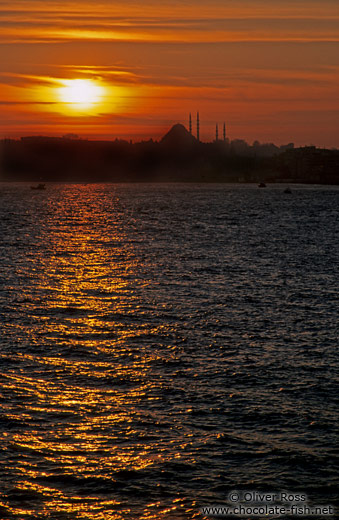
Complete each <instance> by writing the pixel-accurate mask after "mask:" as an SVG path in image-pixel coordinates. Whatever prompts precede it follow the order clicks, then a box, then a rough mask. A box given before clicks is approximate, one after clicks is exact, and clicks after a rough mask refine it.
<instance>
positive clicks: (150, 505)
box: [0, 184, 339, 520]
mask: <svg viewBox="0 0 339 520" xmlns="http://www.w3.org/2000/svg"><path fill="white" fill-rule="evenodd" d="M283 189H284V188H283V187H281V186H278V185H277V186H274V187H268V188H266V189H264V190H261V189H258V188H257V187H256V186H248V185H246V186H241V185H206V184H205V185H198V184H193V185H185V184H183V185H180V184H177V185H175V184H172V185H171V184H161V185H156V184H141V185H138V184H134V185H127V184H126V185H123V184H120V185H119V184H116V185H114V184H101V185H99V184H91V185H81V184H78V185H71V184H69V185H67V184H50V185H47V189H46V191H44V192H39V191H33V190H30V187H29V185H28V184H1V185H0V241H1V242H0V249H1V255H0V273H1V274H0V277H1V292H0V320H1V324H2V329H3V332H2V336H1V343H0V345H1V351H0V356H1V375H0V380H1V388H2V390H1V396H0V407H1V420H0V435H1V443H2V445H4V446H5V450H4V451H3V452H2V454H1V455H0V457H1V458H0V460H1V462H2V465H1V469H0V472H1V473H0V482H1V483H2V487H3V493H4V494H3V497H2V499H1V502H0V503H1V505H0V517H1V518H6V519H8V520H12V519H13V520H14V519H16V520H17V519H19V520H26V519H32V518H33V519H49V520H52V519H53V520H54V519H57V520H59V519H62V520H75V519H84V520H85V519H86V520H99V519H100V520H101V519H102V520H103V519H105V520H123V519H124V520H125V519H131V520H137V519H138V520H139V519H140V520H144V519H175V520H181V519H189V518H202V515H201V514H200V513H199V509H200V508H201V507H203V506H206V505H212V504H223V503H225V502H226V498H227V495H228V493H229V491H231V490H232V489H254V490H262V491H263V490H266V491H284V490H290V491H294V492H304V493H306V494H308V495H309V498H310V500H311V501H312V503H314V504H334V505H335V504H336V501H337V499H338V485H337V484H338V481H337V480H336V479H337V472H336V467H337V455H338V451H337V445H336V440H337V439H336V437H335V430H336V427H337V426H338V420H337V407H338V398H337V391H336V389H337V384H338V371H337V367H338V351H337V340H338V325H337V323H338V304H337V296H338V272H337V260H338V243H339V241H338V195H339V188H338V187H331V186H326V187H319V186H306V187H305V186H294V187H292V194H290V195H288V194H284V192H283Z"/></svg>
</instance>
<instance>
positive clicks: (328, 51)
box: [0, 0, 339, 147]
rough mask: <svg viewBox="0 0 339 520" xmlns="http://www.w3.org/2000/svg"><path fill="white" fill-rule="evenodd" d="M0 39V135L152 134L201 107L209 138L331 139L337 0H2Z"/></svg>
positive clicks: (338, 66) (338, 86)
mask: <svg viewBox="0 0 339 520" xmlns="http://www.w3.org/2000/svg"><path fill="white" fill-rule="evenodd" d="M0 49H1V51H0V104H1V115H2V117H1V120H0V137H18V136H21V135H33V134H34V135H36V134H48V135H63V134H66V133H70V132H72V133H77V134H79V135H81V136H83V137H89V138H95V139H100V138H109V139H115V138H116V137H124V138H128V139H129V138H132V139H133V140H139V139H148V138H150V137H153V138H155V139H157V138H159V137H160V136H161V135H163V133H164V132H165V131H166V130H167V129H168V128H169V127H170V126H171V124H173V123H175V122H182V123H184V124H186V125H187V119H188V113H189V112H192V114H195V112H196V111H197V110H199V112H200V120H201V137H202V139H203V140H206V141H209V140H212V139H213V138H214V131H215V130H214V129H215V124H216V123H217V122H218V123H220V124H222V123H223V122H224V121H225V122H226V125H227V129H228V135H229V137H230V138H231V139H234V138H243V139H246V140H247V141H249V142H253V141H254V140H255V139H258V140H259V141H261V142H267V141H273V142H275V143H276V144H282V143H287V142H290V141H293V142H295V143H296V144H297V145H305V144H315V145H317V146H326V147H339V123H338V121H339V96H338V92H339V2H338V0H322V1H318V0H298V1H295V0H294V1H290V0H286V1H282V0H270V1H268V0H260V1H256V0H210V1H207V0H190V1H186V0H182V1H179V0H178V1H176V0H169V1H166V2H162V1H160V0H159V1H152V0H144V1H143V2H141V1H135V2H129V1H126V2H124V1H122V0H118V1H112V0H107V1H104V0H98V2H93V1H88V2H81V1H76V0H68V1H62V0H60V1H54V0H49V1H48V2H46V1H40V0H38V1H29V0H12V1H2V2H1V3H0ZM80 79H81V80H86V81H87V83H86V82H82V83H81V82H80V85H81V84H82V85H85V86H86V85H87V87H86V88H87V90H89V92H90V96H92V99H90V102H88V103H87V102H80V101H81V100H82V95H81V94H79V100H80V101H79V102H78V101H77V96H78V92H77V91H76V90H74V88H73V87H71V88H72V89H73V90H72V95H69V94H67V92H68V91H67V90H65V88H70V85H73V86H74V85H79V82H78V83H72V81H71V82H70V81H69V80H80ZM89 80H90V82H89V83H88V81H89ZM62 89H64V90H62ZM67 96H68V97H67ZM85 101H86V100H85Z"/></svg>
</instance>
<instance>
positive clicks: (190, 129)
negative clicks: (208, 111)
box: [188, 112, 192, 135]
mask: <svg viewBox="0 0 339 520" xmlns="http://www.w3.org/2000/svg"><path fill="white" fill-rule="evenodd" d="M188 127H189V132H190V134H191V135H192V116H191V112H190V118H189V123H188Z"/></svg>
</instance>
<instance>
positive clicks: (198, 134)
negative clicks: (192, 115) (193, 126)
mask: <svg viewBox="0 0 339 520" xmlns="http://www.w3.org/2000/svg"><path fill="white" fill-rule="evenodd" d="M197 141H200V123H199V112H197Z"/></svg>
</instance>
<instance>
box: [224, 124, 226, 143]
mask: <svg viewBox="0 0 339 520" xmlns="http://www.w3.org/2000/svg"><path fill="white" fill-rule="evenodd" d="M224 141H226V125H225V123H224Z"/></svg>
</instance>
